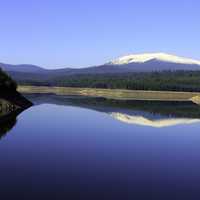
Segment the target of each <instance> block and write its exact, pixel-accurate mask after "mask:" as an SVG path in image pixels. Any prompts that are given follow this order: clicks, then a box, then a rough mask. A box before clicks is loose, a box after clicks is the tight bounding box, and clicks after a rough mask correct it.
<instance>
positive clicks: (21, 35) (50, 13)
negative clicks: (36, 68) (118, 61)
mask: <svg viewBox="0 0 200 200" xmlns="http://www.w3.org/2000/svg"><path fill="white" fill-rule="evenodd" d="M0 8H1V11H0V27H1V30H0V62H5V63H12V64H19V63H31V64H36V65H40V66H43V67H47V68H60V67H86V66H91V65H98V64H103V63H105V62H107V61H109V60H111V59H113V58H115V57H118V56H122V55H126V54H131V53H144V52H166V53H172V54H176V55H180V56H186V57H191V58H195V59H199V60H200V25H199V21H200V12H199V10H200V1H198V0H168V1H167V0H166V1H165V0H149V1H148V0H101V1H100V0H28V1H27V0H0Z"/></svg>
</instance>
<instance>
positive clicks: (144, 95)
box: [18, 86, 200, 101]
mask: <svg viewBox="0 0 200 200" xmlns="http://www.w3.org/2000/svg"><path fill="white" fill-rule="evenodd" d="M18 91H19V92H21V93H25V94H34V93H39V94H56V95H81V96H91V97H105V98H108V99H124V100H151V101H190V100H191V99H192V98H194V97H196V96H200V93H195V92H166V91H142V90H121V89H93V88H92V89H91V88H71V87H45V86H44V87H43V86H42V87H39V86H19V87H18Z"/></svg>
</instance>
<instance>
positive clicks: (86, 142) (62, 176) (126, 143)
mask: <svg viewBox="0 0 200 200" xmlns="http://www.w3.org/2000/svg"><path fill="white" fill-rule="evenodd" d="M30 99H31V100H33V101H34V102H35V103H36V105H35V106H34V107H31V108H29V109H28V110H26V111H24V112H23V113H21V114H20V115H19V116H18V117H17V121H15V119H13V120H11V122H8V123H7V124H6V125H5V124H1V125H0V127H1V132H2V138H1V140H0V159H1V161H0V197H1V199H2V200H6V199H17V200H18V199H27V200H30V199H35V200H38V199H39V200H40V199H42V200H46V199H47V200H48V199H55V200H60V199H66V200H67V199H70V200H71V199H72V200H73V199H81V200H87V199H93V200H96V199H102V200H105V199H106V200H107V199H108V200H110V199H122V200H126V199H131V200H133V199H136V200H138V199H139V200H140V199H160V200H163V199H169V200H172V199H175V200H179V199H180V200H182V199H188V200H194V199H200V122H199V121H200V120H199V118H200V112H199V109H200V108H199V107H198V106H196V105H193V104H188V103H183V104H181V105H180V103H171V104H169V103H165V104H158V103H157V104H155V103H152V104H150V103H149V104H147V103H145V102H143V103H141V102H117V101H108V100H103V99H99V100H97V99H81V98H75V99H73V98H69V97H63V98H61V97H55V96H47V97H44V96H43V97H42V96H41V97H39V96H31V97H30ZM164 105H165V106H164ZM9 123H10V124H9ZM5 126H6V127H7V128H6V129H5ZM2 130H4V131H2Z"/></svg>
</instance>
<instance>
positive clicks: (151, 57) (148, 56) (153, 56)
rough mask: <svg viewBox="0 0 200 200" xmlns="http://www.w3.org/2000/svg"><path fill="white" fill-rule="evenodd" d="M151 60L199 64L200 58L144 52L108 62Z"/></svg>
mask: <svg viewBox="0 0 200 200" xmlns="http://www.w3.org/2000/svg"><path fill="white" fill-rule="evenodd" d="M152 60H154V61H155V60H157V61H161V62H169V63H177V64H188V65H200V60H193V59H190V58H185V57H179V56H175V55H171V54H166V53H145V54H133V55H128V56H123V57H120V58H117V59H115V60H113V61H111V62H109V63H108V64H111V65H125V64H130V63H145V62H149V61H152Z"/></svg>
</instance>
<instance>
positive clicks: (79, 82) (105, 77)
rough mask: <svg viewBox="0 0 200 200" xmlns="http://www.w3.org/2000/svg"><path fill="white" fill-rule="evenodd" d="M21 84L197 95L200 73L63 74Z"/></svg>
mask: <svg viewBox="0 0 200 200" xmlns="http://www.w3.org/2000/svg"><path fill="white" fill-rule="evenodd" d="M18 83H19V84H22V85H35V86H65V87H86V88H109V89H129V90H156V91H157V90H163V91H191V92H192V91H193V92H200V71H176V72H171V71H165V72H150V73H124V74H96V75H95V74H93V75H91V74H85V75H83V74H81V75H69V76H67V75H65V76H60V77H57V78H54V79H48V80H42V79H40V80H39V79H38V80H37V81H36V80H35V79H34V80H31V79H29V80H20V81H18Z"/></svg>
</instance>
